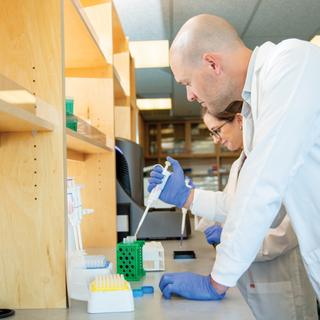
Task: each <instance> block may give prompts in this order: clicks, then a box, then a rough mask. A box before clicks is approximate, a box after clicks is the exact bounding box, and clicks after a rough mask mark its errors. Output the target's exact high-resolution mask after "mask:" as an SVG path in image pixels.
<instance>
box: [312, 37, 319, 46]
mask: <svg viewBox="0 0 320 320" xmlns="http://www.w3.org/2000/svg"><path fill="white" fill-rule="evenodd" d="M310 42H311V43H313V44H315V45H317V46H319V47H320V36H314V37H313V38H312V39H311V41H310Z"/></svg>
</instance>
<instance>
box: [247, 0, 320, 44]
mask: <svg viewBox="0 0 320 320" xmlns="http://www.w3.org/2000/svg"><path fill="white" fill-rule="evenodd" d="M319 17H320V1H319V0H308V1H301V0H282V1H279V0H262V2H261V4H260V6H259V8H258V10H257V12H256V14H255V16H254V18H253V20H252V22H251V24H250V26H249V28H248V30H247V32H246V34H245V35H244V36H245V37H273V36H277V37H280V36H285V37H288V35H293V36H294V37H298V35H310V36H311V35H312V34H314V32H315V31H316V30H317V29H318V28H319V27H320V19H319ZM308 40H310V39H308Z"/></svg>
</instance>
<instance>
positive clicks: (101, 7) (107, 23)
mask: <svg viewBox="0 0 320 320" xmlns="http://www.w3.org/2000/svg"><path fill="white" fill-rule="evenodd" d="M85 12H86V14H87V16H88V17H89V19H90V21H91V23H92V25H93V28H94V30H95V32H96V34H97V35H98V38H99V44H100V48H101V50H102V52H103V53H104V54H105V56H106V57H107V59H108V62H109V63H112V61H113V58H112V54H113V52H112V3H111V2H110V3H103V4H98V5H95V6H91V7H87V8H85Z"/></svg>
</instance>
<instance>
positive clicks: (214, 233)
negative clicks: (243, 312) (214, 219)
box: [204, 224, 222, 244]
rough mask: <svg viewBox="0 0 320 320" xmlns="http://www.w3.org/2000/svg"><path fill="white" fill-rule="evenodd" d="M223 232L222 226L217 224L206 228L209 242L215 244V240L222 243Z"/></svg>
mask: <svg viewBox="0 0 320 320" xmlns="http://www.w3.org/2000/svg"><path fill="white" fill-rule="evenodd" d="M221 232H222V228H221V227H220V226H219V225H218V224H215V225H213V226H211V227H209V228H207V229H206V230H204V233H205V234H206V238H207V241H208V243H209V244H213V243H214V242H217V243H220V242H221Z"/></svg>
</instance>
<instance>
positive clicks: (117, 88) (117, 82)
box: [113, 68, 126, 99]
mask: <svg viewBox="0 0 320 320" xmlns="http://www.w3.org/2000/svg"><path fill="white" fill-rule="evenodd" d="M113 78H114V98H115V99H125V98H126V94H125V91H124V89H123V87H122V85H121V79H120V76H119V74H118V72H117V70H116V68H113Z"/></svg>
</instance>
